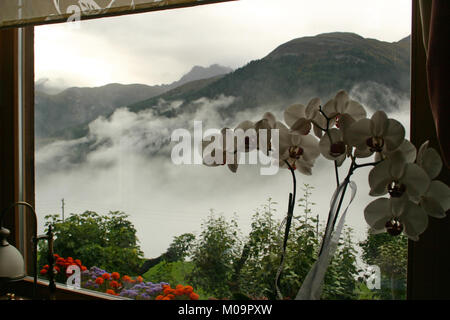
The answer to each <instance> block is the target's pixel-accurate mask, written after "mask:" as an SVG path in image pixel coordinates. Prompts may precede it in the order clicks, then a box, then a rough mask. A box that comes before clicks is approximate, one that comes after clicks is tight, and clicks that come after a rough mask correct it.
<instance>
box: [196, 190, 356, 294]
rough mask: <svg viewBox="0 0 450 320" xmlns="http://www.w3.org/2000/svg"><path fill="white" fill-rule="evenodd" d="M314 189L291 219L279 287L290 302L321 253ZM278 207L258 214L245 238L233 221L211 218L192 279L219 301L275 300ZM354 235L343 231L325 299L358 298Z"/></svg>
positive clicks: (280, 232) (280, 235) (280, 229)
mask: <svg viewBox="0 0 450 320" xmlns="http://www.w3.org/2000/svg"><path fill="white" fill-rule="evenodd" d="M312 189H313V188H312V187H311V186H309V185H304V188H303V192H304V196H303V198H301V199H300V200H299V201H298V206H299V207H300V208H302V209H303V212H302V214H300V215H299V216H295V217H294V219H293V221H292V226H291V232H290V236H289V239H288V244H287V251H286V259H285V264H284V270H283V273H282V276H281V278H280V283H279V288H280V290H281V292H282V294H283V296H284V297H286V298H291V299H293V298H295V296H296V294H297V292H298V290H299V288H300V286H301V284H302V281H303V279H305V277H306V275H307V273H308V272H309V270H310V269H311V267H312V265H313V263H314V262H315V261H316V259H317V255H318V250H319V246H320V242H321V236H322V234H321V233H320V232H319V221H318V217H317V216H314V215H313V214H312V206H313V205H314V203H312V202H311V201H310V200H309V197H310V196H311V191H312ZM276 204H277V203H276V202H274V201H272V200H271V199H269V200H268V202H267V203H266V204H265V205H263V206H262V207H261V208H259V209H257V210H256V211H255V213H254V214H253V217H252V224H251V230H250V233H249V234H248V236H247V237H245V238H244V239H242V240H241V239H240V238H239V237H238V234H239V232H238V228H237V223H236V221H235V219H232V220H231V221H230V222H227V221H226V220H225V219H224V218H223V217H222V216H219V217H216V216H214V215H213V214H211V215H210V216H209V217H208V219H207V221H206V222H205V223H204V224H203V225H202V230H203V231H202V233H201V235H200V237H199V239H198V241H197V242H196V243H195V246H194V249H193V252H194V254H193V258H192V263H193V265H194V267H193V270H192V273H191V275H190V276H189V277H188V281H190V282H191V284H192V285H194V286H195V287H196V288H200V289H201V290H203V291H204V292H207V293H208V294H209V295H212V296H215V297H216V298H233V299H248V298H249V297H251V298H269V299H277V295H276V290H275V278H276V273H277V270H278V267H279V265H280V258H281V255H280V254H281V243H282V240H283V236H284V228H285V226H284V224H283V223H282V222H281V221H279V220H277V219H276V218H275V214H276V209H275V206H276ZM351 235H352V230H351V229H345V232H344V234H343V236H342V238H341V241H340V243H339V245H338V249H337V252H336V254H335V257H334V258H333V259H332V261H331V265H330V268H329V270H328V272H327V274H326V277H325V285H324V290H323V296H322V298H324V299H351V298H356V297H357V290H356V289H357V287H356V286H357V282H356V280H355V278H356V274H357V269H356V250H355V249H354V244H353V243H352V241H351Z"/></svg>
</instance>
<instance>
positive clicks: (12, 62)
mask: <svg viewBox="0 0 450 320" xmlns="http://www.w3.org/2000/svg"><path fill="white" fill-rule="evenodd" d="M419 7H420V6H419V0H412V30H411V141H412V142H413V143H414V144H415V145H416V146H417V145H420V144H421V143H423V142H424V141H425V140H430V144H431V145H432V146H434V147H435V148H436V149H437V150H439V147H438V142H437V141H438V140H437V138H436V133H435V132H436V131H435V127H434V121H433V118H432V115H431V111H430V107H429V99H428V90H427V82H426V79H427V77H426V68H425V67H426V54H425V51H424V47H423V40H422V30H421V22H420V11H419ZM23 30H24V31H23V35H24V37H23V42H22V45H23V48H24V56H23V60H22V61H23V66H24V69H23V74H24V78H23V79H22V81H23V82H22V85H23V88H24V91H23V102H24V103H23V110H24V114H23V119H22V121H23V132H22V136H23V141H24V144H23V149H22V152H23V156H24V157H23V159H24V163H23V169H24V174H23V181H22V182H23V186H24V190H23V200H25V201H27V202H29V203H30V204H32V205H33V206H34V204H35V190H34V187H35V186H34V183H35V180H34V179H35V177H34V151H35V150H34V27H26V28H23ZM18 41H19V37H18V29H17V28H9V29H2V30H0V83H1V86H0V119H2V120H1V123H2V125H1V126H0V143H1V146H2V147H1V149H0V156H2V159H4V161H2V165H1V166H0V181H2V183H1V184H0V205H1V207H6V206H7V205H9V204H10V203H12V202H15V201H18V200H19V193H20V192H19V189H18V186H19V184H20V183H19V182H20V181H19V174H18V168H19V165H18V164H19V162H18V161H19V149H18V148H19V145H18V134H19V131H18V130H19V127H20V126H19V125H18V123H19V118H18V116H19V115H18V104H19V101H18V99H17V96H18V94H19V86H18V81H19V78H20V75H19V73H18V65H19V61H18ZM440 180H441V181H444V182H446V183H447V184H450V170H449V169H448V168H446V167H444V168H443V171H442V173H441V176H440ZM5 185H6V186H12V187H8V188H5V187H4V186H5ZM21 217H22V218H21ZM5 220H6V221H5V227H7V228H9V229H10V230H11V236H10V242H11V244H13V245H15V246H16V247H18V248H21V249H22V251H23V252H24V256H25V261H26V268H27V272H28V274H30V273H31V272H32V270H33V267H32V265H33V261H32V248H31V242H30V241H29V240H26V239H31V236H32V234H33V233H32V232H33V230H34V229H35V228H36V226H35V225H33V221H32V220H33V219H30V218H28V215H27V214H24V213H23V212H21V211H20V209H19V208H17V209H16V211H15V214H14V215H12V214H10V215H8V216H7V217H6V219H5ZM21 221H22V222H23V223H22V228H20V225H21ZM20 229H24V230H22V231H21V230H20ZM449 230H450V217H447V218H445V219H443V220H439V221H435V220H434V219H430V224H429V228H428V230H427V231H426V232H425V233H424V234H423V235H422V236H421V240H420V241H419V242H413V241H409V243H408V276H407V299H408V300H411V299H449V298H450V293H449V291H448V290H447V289H448V287H449V286H450V274H449V273H448V272H445V269H446V266H448V265H449V264H450V232H449ZM31 284H32V280H31V278H29V277H27V278H26V279H24V280H23V281H19V282H17V283H15V284H13V285H12V287H10V288H11V289H12V290H16V291H17V292H19V293H23V294H26V293H27V292H31V286H30V285H31ZM45 285H46V283H45V281H39V288H40V290H38V292H40V293H41V294H44V293H43V291H42V289H43V288H45ZM57 298H61V299H102V300H115V299H117V297H112V296H111V297H109V296H104V295H102V294H93V293H91V292H88V291H87V290H71V289H68V288H66V287H64V286H61V285H57Z"/></svg>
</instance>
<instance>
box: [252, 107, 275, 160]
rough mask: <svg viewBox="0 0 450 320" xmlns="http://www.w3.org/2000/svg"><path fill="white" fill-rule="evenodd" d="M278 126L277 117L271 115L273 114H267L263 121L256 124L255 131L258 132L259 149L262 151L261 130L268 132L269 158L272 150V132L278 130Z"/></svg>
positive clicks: (267, 152) (267, 151) (267, 153)
mask: <svg viewBox="0 0 450 320" xmlns="http://www.w3.org/2000/svg"><path fill="white" fill-rule="evenodd" d="M276 126H277V120H276V118H275V116H274V115H273V114H272V113H271V112H266V113H265V114H264V115H263V116H262V119H261V120H259V121H257V122H256V123H255V130H256V136H257V147H256V148H257V149H258V150H259V149H260V147H261V146H260V134H261V131H260V130H266V134H267V140H266V141H267V142H266V143H267V146H266V147H267V150H266V155H267V156H268V155H269V153H270V150H271V149H272V143H271V141H272V130H273V129H276Z"/></svg>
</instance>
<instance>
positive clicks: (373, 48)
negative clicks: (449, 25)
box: [129, 32, 410, 117]
mask: <svg viewBox="0 0 450 320" xmlns="http://www.w3.org/2000/svg"><path fill="white" fill-rule="evenodd" d="M409 43H410V38H409V37H407V38H405V39H402V40H401V41H398V42H393V43H390V42H384V41H379V40H375V39H366V38H363V37H361V36H359V35H357V34H354V33H342V32H335V33H326V34H320V35H317V36H314V37H303V38H298V39H294V40H291V41H289V42H287V43H284V44H282V45H280V46H279V47H277V48H275V49H274V50H273V51H272V52H270V53H269V54H268V55H267V56H266V57H264V58H262V59H260V60H255V61H251V62H250V63H248V64H247V65H245V66H244V67H242V68H239V69H237V70H235V71H234V72H232V73H229V74H227V75H225V76H223V77H221V78H219V79H216V80H215V81H212V82H211V83H210V84H208V85H206V86H201V87H198V88H194V89H193V90H187V91H185V92H184V93H183V94H179V92H176V91H174V90H170V91H167V92H165V93H164V94H161V95H159V96H156V97H153V98H151V99H148V100H144V101H141V102H138V103H135V104H132V105H130V106H129V108H130V110H132V111H135V112H137V111H140V110H143V109H147V108H156V107H155V106H157V104H158V101H161V99H163V100H165V101H173V100H182V101H183V104H182V105H181V107H178V108H177V110H171V111H167V110H165V111H164V112H163V114H166V115H174V114H176V113H180V112H186V111H192V110H193V109H194V108H195V104H192V103H191V102H193V101H195V100H197V99H199V98H202V97H206V98H210V99H214V98H216V97H218V96H220V95H222V94H223V95H226V96H234V97H236V99H235V101H234V102H233V104H232V105H230V106H229V107H228V108H227V109H226V110H222V113H223V114H222V115H223V116H224V117H226V116H228V115H230V114H232V113H234V112H237V111H239V110H243V109H247V108H255V107H257V106H264V105H271V106H276V107H280V108H281V107H286V106H287V105H289V104H291V103H298V102H299V101H302V102H303V103H306V102H307V101H306V99H309V98H311V97H312V96H320V97H321V98H322V99H324V100H325V99H328V98H330V97H332V96H333V95H334V94H335V93H336V92H337V91H338V90H340V89H344V90H347V91H351V90H352V89H355V88H357V89H358V90H354V91H355V92H353V93H354V94H355V95H361V96H362V97H363V98H364V99H365V100H366V101H365V102H366V103H367V104H370V106H371V107H374V108H377V109H378V108H381V109H384V110H392V109H395V108H397V107H398V105H397V103H398V102H397V101H396V99H394V98H393V96H394V95H395V96H404V97H407V96H408V95H409V79H410V77H409V74H410V70H409V68H410V49H409Z"/></svg>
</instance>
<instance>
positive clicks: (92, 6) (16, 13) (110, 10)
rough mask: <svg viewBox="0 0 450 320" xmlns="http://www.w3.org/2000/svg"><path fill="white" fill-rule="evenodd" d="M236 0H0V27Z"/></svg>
mask: <svg viewBox="0 0 450 320" xmlns="http://www.w3.org/2000/svg"><path fill="white" fill-rule="evenodd" d="M225 1H234V0H0V28H5V27H18V26H27V25H38V24H46V23H53V22H64V21H69V22H70V21H78V20H83V19H90V18H98V17H103V16H113V15H121V14H127V13H137V12H145V11H154V10H163V9H170V8H179V7H186V6H194V5H201V4H208V3H215V2H225Z"/></svg>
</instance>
